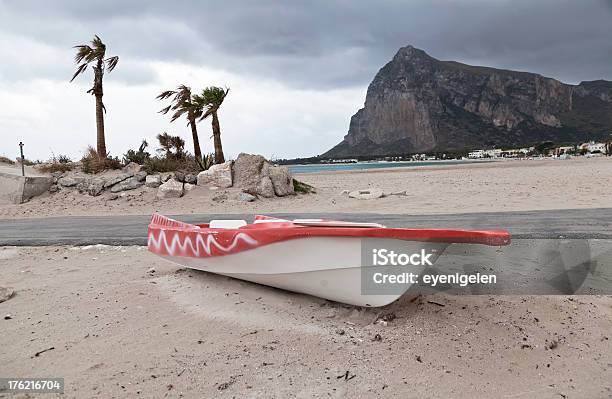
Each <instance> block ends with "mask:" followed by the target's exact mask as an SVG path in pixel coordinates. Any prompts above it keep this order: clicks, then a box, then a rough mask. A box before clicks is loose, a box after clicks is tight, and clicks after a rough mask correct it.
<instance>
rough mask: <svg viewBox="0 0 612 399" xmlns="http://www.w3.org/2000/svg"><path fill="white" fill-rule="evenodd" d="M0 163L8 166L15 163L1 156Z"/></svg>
mask: <svg viewBox="0 0 612 399" xmlns="http://www.w3.org/2000/svg"><path fill="white" fill-rule="evenodd" d="M0 162H2V163H8V164H9V165H14V164H15V161H13V160H12V159H9V158H7V157H2V156H0Z"/></svg>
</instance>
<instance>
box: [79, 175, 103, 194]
mask: <svg viewBox="0 0 612 399" xmlns="http://www.w3.org/2000/svg"><path fill="white" fill-rule="evenodd" d="M105 183H106V180H105V179H104V178H102V177H94V178H91V179H86V180H84V181H82V182H81V183H79V184H78V185H77V189H78V190H79V192H80V193H86V194H89V195H91V196H92V197H96V196H98V195H100V194H102V191H104V184H105Z"/></svg>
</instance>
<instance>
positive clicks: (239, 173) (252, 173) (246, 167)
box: [233, 153, 267, 188]
mask: <svg viewBox="0 0 612 399" xmlns="http://www.w3.org/2000/svg"><path fill="white" fill-rule="evenodd" d="M266 162H267V161H266V159H265V158H264V157H262V156H261V155H252V154H245V153H240V155H238V158H237V159H236V161H235V162H234V168H233V172H234V186H236V187H241V188H252V187H256V186H257V185H258V184H259V181H260V180H261V172H262V169H263V167H264V163H266Z"/></svg>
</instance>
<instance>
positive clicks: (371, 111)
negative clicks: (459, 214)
mask: <svg viewBox="0 0 612 399" xmlns="http://www.w3.org/2000/svg"><path fill="white" fill-rule="evenodd" d="M610 134H612V82H609V81H605V80H596V81H591V82H582V83H580V84H579V85H570V84H565V83H562V82H559V81H558V80H555V79H551V78H547V77H544V76H541V75H538V74H535V73H528V72H517V71H509V70H502V69H495V68H488V67H480V66H471V65H466V64H461V63H459V62H454V61H440V60H437V59H435V58H433V57H430V56H429V55H427V53H425V52H424V51H423V50H419V49H417V48H414V47H412V46H407V47H403V48H401V49H400V50H399V51H398V52H397V54H396V55H395V57H393V59H392V60H391V61H390V62H389V63H388V64H387V65H385V66H384V67H383V68H382V69H381V70H380V71H379V72H378V73H377V74H376V77H375V78H374V80H373V81H372V83H371V84H370V86H369V87H368V91H367V95H366V100H365V105H364V107H363V108H362V109H360V110H359V111H357V113H356V114H355V115H353V117H352V118H351V122H350V127H349V131H348V134H347V135H346V136H344V140H343V141H342V142H341V143H340V144H338V145H336V146H335V147H334V148H332V149H331V150H329V151H328V152H327V153H325V154H323V156H325V157H350V156H358V155H393V154H407V153H415V152H430V151H448V150H464V149H470V148H480V147H505V148H507V147H518V146H526V145H530V144H535V143H538V142H541V141H545V140H551V141H554V142H555V143H563V142H567V143H574V142H577V141H581V140H588V139H602V138H609V137H610Z"/></svg>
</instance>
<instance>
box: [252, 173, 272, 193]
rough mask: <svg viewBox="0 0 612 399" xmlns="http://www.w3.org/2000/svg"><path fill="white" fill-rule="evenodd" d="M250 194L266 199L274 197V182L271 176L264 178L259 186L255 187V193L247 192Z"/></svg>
mask: <svg viewBox="0 0 612 399" xmlns="http://www.w3.org/2000/svg"><path fill="white" fill-rule="evenodd" d="M246 192H247V193H249V194H257V195H261V196H262V197H265V198H272V197H274V185H273V184H272V180H271V179H270V177H269V176H264V177H262V178H261V180H260V182H259V184H258V185H257V186H256V187H255V190H254V191H246Z"/></svg>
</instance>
